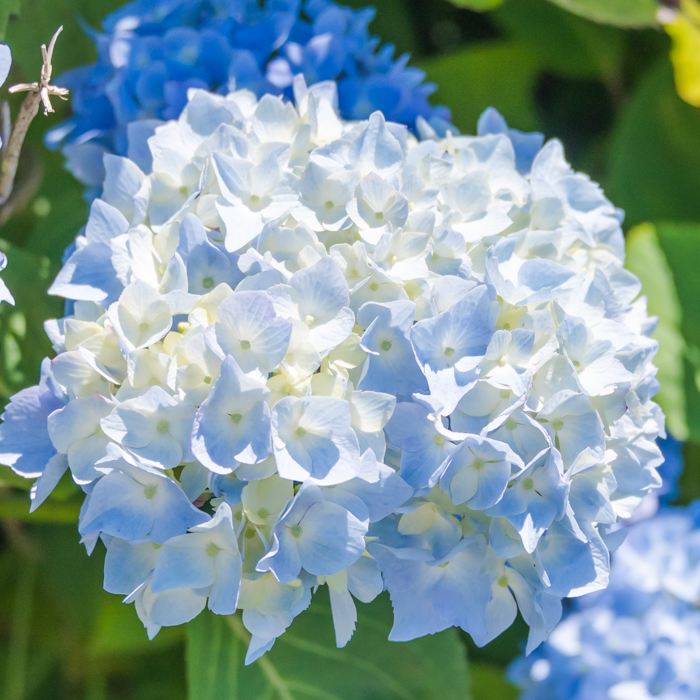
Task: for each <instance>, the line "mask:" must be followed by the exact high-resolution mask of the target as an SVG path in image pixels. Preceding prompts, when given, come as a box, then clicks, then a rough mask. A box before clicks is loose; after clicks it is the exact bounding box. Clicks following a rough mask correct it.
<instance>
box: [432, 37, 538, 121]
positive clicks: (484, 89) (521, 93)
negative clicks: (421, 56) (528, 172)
mask: <svg viewBox="0 0 700 700" xmlns="http://www.w3.org/2000/svg"><path fill="white" fill-rule="evenodd" d="M421 68H423V69H424V70H425V72H426V73H427V75H428V79H429V80H431V81H433V82H435V83H437V84H438V90H437V92H436V93H435V99H434V102H435V104H445V105H447V106H448V107H449V108H450V109H451V110H452V119H453V122H454V125H455V126H456V127H457V128H459V129H461V130H463V131H465V132H468V133H474V130H475V127H476V122H477V119H478V118H479V115H480V114H481V113H482V112H483V111H484V110H485V109H486V108H487V107H491V106H494V107H496V108H497V109H498V111H499V112H501V114H503V116H504V117H505V118H506V120H507V121H508V123H509V124H510V125H511V126H512V127H515V128H517V129H522V130H525V131H527V130H532V129H535V128H536V120H535V107H534V89H535V83H536V80H537V69H538V63H537V58H536V55H535V52H534V51H533V50H532V49H531V48H530V47H527V46H525V45H523V44H519V43H506V42H490V43H488V44H486V45H481V46H474V47H471V48H466V49H462V50H461V51H457V52H455V53H452V54H449V55H446V56H441V57H440V58H437V59H433V60H430V61H424V62H423V63H421Z"/></svg>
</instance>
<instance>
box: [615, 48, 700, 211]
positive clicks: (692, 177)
mask: <svg viewBox="0 0 700 700" xmlns="http://www.w3.org/2000/svg"><path fill="white" fill-rule="evenodd" d="M609 170H610V175H609V178H608V185H607V187H606V193H607V194H608V196H609V197H610V198H611V199H612V201H613V202H615V204H616V205H617V206H619V207H622V208H623V209H624V210H625V211H626V214H627V223H629V224H638V223H642V222H644V221H655V222H656V221H678V220H681V221H683V220H686V221H693V220H695V221H698V220H700V110H698V109H696V108H694V107H691V106H690V105H688V104H686V103H685V102H683V101H682V100H681V99H680V97H678V95H677V94H676V90H675V86H674V81H673V70H672V68H671V65H670V63H669V62H668V61H667V60H664V61H663V62H662V63H661V64H660V65H658V66H656V67H655V68H653V69H652V70H651V71H650V72H649V73H648V74H647V75H646V76H645V77H644V79H643V80H642V81H641V82H640V84H639V86H638V89H637V92H636V93H635V95H634V96H633V97H632V99H631V100H630V101H629V103H628V104H627V107H626V108H625V110H624V112H623V114H622V116H621V118H620V119H619V121H618V123H617V125H616V127H615V130H614V132H613V135H612V142H611V146H610V163H609Z"/></svg>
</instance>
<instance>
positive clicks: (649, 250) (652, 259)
mask: <svg viewBox="0 0 700 700" xmlns="http://www.w3.org/2000/svg"><path fill="white" fill-rule="evenodd" d="M625 247H626V249H627V259H626V262H625V266H626V267H627V269H628V270H630V271H631V272H634V274H635V275H637V277H639V279H640V280H641V282H642V294H645V295H646V297H647V308H648V310H649V313H650V314H651V315H652V316H658V317H659V324H658V326H657V327H656V330H655V331H654V334H653V336H652V337H653V338H655V339H656V340H657V341H658V342H659V352H658V353H657V354H656V357H655V359H654V364H655V365H656V366H657V367H658V368H659V373H658V374H657V379H658V380H659V383H660V384H661V389H660V390H659V393H658V394H657V395H656V397H655V400H656V401H658V403H659V405H660V406H661V408H662V409H663V411H664V413H665V414H666V426H667V428H668V429H669V431H670V432H671V434H672V435H673V436H674V437H675V438H677V439H678V440H686V439H687V438H688V425H687V422H686V410H685V388H684V385H683V383H684V370H683V353H684V344H685V343H684V341H683V335H682V334H681V322H682V316H683V314H682V310H681V303H680V300H679V298H678V292H677V291H676V286H675V283H674V280H673V274H672V273H671V269H670V268H669V266H668V262H667V261H666V256H665V255H664V253H663V250H661V247H660V245H659V239H658V237H657V235H656V229H655V228H654V226H653V225H652V224H640V225H639V226H636V227H635V228H633V229H632V230H631V231H629V232H628V233H627V236H626V239H625ZM699 252H700V251H699Z"/></svg>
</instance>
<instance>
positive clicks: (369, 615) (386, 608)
mask: <svg viewBox="0 0 700 700" xmlns="http://www.w3.org/2000/svg"><path fill="white" fill-rule="evenodd" d="M390 628H391V606H390V603H389V599H388V596H387V595H386V594H383V595H382V596H380V597H379V598H378V599H377V600H375V601H374V602H373V603H371V604H370V605H360V606H359V610H358V622H357V631H356V632H355V635H354V637H353V638H352V639H351V640H350V642H349V643H348V645H347V646H346V647H345V648H344V649H336V647H335V638H334V634H333V623H332V620H331V613H330V606H329V604H328V598H327V595H326V593H325V591H321V592H319V593H318V594H317V595H316V596H315V597H314V601H313V603H312V604H311V607H310V608H309V609H308V610H307V611H305V612H304V613H303V614H301V615H300V616H299V617H298V618H297V619H296V620H295V621H294V623H293V624H292V626H291V627H290V628H289V630H287V632H285V633H284V634H283V635H282V636H281V637H280V638H279V639H278V640H277V642H276V643H275V646H274V647H273V649H272V651H270V652H268V653H267V654H266V655H265V656H263V657H262V659H260V660H258V661H256V662H255V663H253V664H251V665H250V666H244V665H243V659H244V657H245V651H246V648H247V646H248V640H249V635H248V633H247V631H246V630H245V628H244V627H243V623H242V622H241V620H240V617H238V616H233V617H227V618H226V617H220V616H216V615H212V614H211V613H209V612H208V611H207V612H205V613H203V614H202V615H200V616H199V617H198V618H196V619H195V620H194V621H193V622H191V623H189V625H188V647H187V671H188V686H189V700H222V699H223V698H226V699H227V700H248V699H249V698H251V699H252V698H255V699H256V700H257V699H258V698H261V699H262V698H268V699H269V700H312V699H319V700H446V699H447V698H449V700H468V699H469V698H470V697H471V695H470V690H469V688H470V685H469V674H468V672H467V661H466V654H465V651H464V647H463V646H462V645H461V643H460V642H459V640H458V637H457V634H456V632H455V631H454V630H446V631H445V632H441V633H440V634H437V635H433V636H429V637H424V638H422V639H417V640H414V641H412V642H403V643H395V642H389V641H387V636H388V634H389V630H390Z"/></svg>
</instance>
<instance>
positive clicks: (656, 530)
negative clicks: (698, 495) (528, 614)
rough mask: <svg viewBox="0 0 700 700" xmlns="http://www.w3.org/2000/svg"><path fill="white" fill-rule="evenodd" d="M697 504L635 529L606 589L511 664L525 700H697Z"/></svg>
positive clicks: (699, 569) (699, 528) (581, 601)
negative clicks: (539, 645) (544, 641)
mask: <svg viewBox="0 0 700 700" xmlns="http://www.w3.org/2000/svg"><path fill="white" fill-rule="evenodd" d="M699 555H700V502H697V501H696V502H695V503H694V504H693V505H691V506H690V507H689V508H687V509H681V508H669V509H666V510H662V511H661V513H660V514H659V515H658V516H657V517H655V518H653V519H650V520H647V521H644V522H642V523H638V524H636V525H635V526H633V528H632V529H631V532H630V535H629V536H628V538H627V540H626V541H625V542H624V543H623V544H622V545H621V546H620V548H619V550H618V551H617V552H616V554H615V555H614V557H613V564H612V573H611V576H610V585H609V587H608V589H607V590H605V591H602V592H600V593H595V594H593V595H590V596H586V597H585V598H582V599H579V601H578V602H577V604H576V606H575V608H574V611H573V612H571V613H570V614H569V615H568V617H565V619H564V621H563V622H562V623H561V624H560V625H559V626H558V627H557V628H556V629H555V630H554V631H553V632H552V634H551V635H550V637H549V640H548V641H547V642H546V643H545V644H543V645H542V646H541V647H540V648H539V649H538V650H537V651H535V652H534V653H533V654H532V655H531V656H529V657H528V658H521V659H519V660H517V661H516V662H515V663H514V664H513V665H512V666H511V667H510V670H509V676H510V679H511V681H512V682H514V683H515V684H516V685H518V686H519V687H520V688H521V690H522V694H521V696H520V700H599V699H600V698H611V699H612V700H649V699H650V698H658V699H659V700H671V698H672V699H673V700H682V699H684V698H688V699H690V698H697V697H700V673H698V667H699V664H700V611H698V609H697V605H698V602H699V601H700V556H699Z"/></svg>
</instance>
